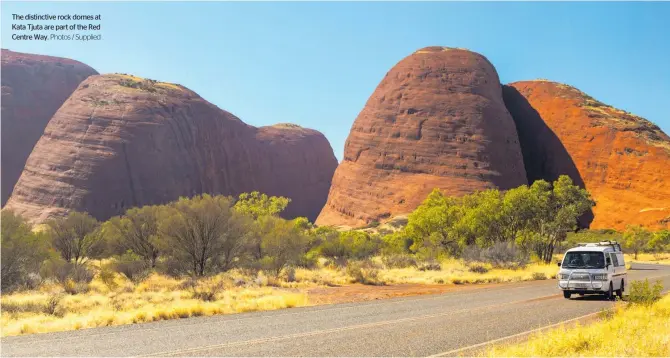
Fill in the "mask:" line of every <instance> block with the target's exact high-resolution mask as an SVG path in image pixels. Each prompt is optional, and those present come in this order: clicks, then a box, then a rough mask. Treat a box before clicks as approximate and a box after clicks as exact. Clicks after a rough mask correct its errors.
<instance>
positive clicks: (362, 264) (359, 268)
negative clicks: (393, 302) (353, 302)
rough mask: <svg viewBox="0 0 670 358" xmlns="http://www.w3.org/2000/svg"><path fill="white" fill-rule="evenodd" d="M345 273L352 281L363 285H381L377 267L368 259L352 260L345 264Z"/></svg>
mask: <svg viewBox="0 0 670 358" xmlns="http://www.w3.org/2000/svg"><path fill="white" fill-rule="evenodd" d="M347 275H349V276H350V277H351V278H352V280H353V281H354V282H357V283H361V284H364V285H383V283H382V282H381V281H379V269H378V268H377V267H375V266H374V265H373V264H371V263H370V262H369V261H352V262H349V263H348V264H347Z"/></svg>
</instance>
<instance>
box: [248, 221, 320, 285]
mask: <svg viewBox="0 0 670 358" xmlns="http://www.w3.org/2000/svg"><path fill="white" fill-rule="evenodd" d="M258 223H259V225H260V231H259V232H260V235H261V246H260V248H261V259H260V264H261V268H262V269H263V270H265V271H267V272H270V273H272V274H274V276H275V277H278V276H279V274H280V273H281V271H282V270H283V269H284V268H286V267H288V266H290V265H296V264H298V263H299V262H300V259H301V258H302V257H303V255H304V254H305V253H306V252H307V248H308V244H309V237H308V236H307V235H305V234H304V233H303V232H302V230H300V229H299V228H298V227H296V225H295V224H294V223H292V222H290V221H287V220H283V219H280V218H277V217H273V216H265V217H262V218H260V219H259V222H258Z"/></svg>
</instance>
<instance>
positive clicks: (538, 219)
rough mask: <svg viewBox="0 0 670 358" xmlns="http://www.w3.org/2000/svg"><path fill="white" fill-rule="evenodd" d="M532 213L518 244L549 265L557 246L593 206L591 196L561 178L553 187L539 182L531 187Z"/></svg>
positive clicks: (564, 176) (565, 177) (568, 178)
mask: <svg viewBox="0 0 670 358" xmlns="http://www.w3.org/2000/svg"><path fill="white" fill-rule="evenodd" d="M530 191H531V193H533V196H534V197H531V199H530V200H532V202H533V204H534V205H533V207H534V208H535V209H534V210H535V212H534V213H533V215H531V216H529V220H528V226H527V227H526V229H525V230H524V233H523V235H522V237H521V243H522V244H523V245H524V246H526V247H528V248H532V249H533V250H534V251H535V253H536V254H537V255H538V256H539V257H540V258H541V259H542V260H543V261H544V262H547V263H549V262H551V258H552V256H553V254H554V249H555V247H556V245H557V244H558V243H559V242H561V241H563V240H565V238H566V237H567V233H568V232H569V231H574V230H575V228H576V227H577V219H578V218H579V217H580V216H582V215H583V214H584V213H586V212H587V211H588V210H589V209H590V208H591V207H592V206H593V205H594V202H593V200H592V199H591V195H590V194H589V192H587V191H586V190H585V189H582V188H580V187H578V186H576V185H574V184H573V182H572V179H570V177H568V176H567V175H561V176H560V177H559V178H558V179H557V180H556V181H554V183H553V185H551V184H549V183H547V182H546V181H544V180H538V181H536V182H534V183H533V185H531V187H530Z"/></svg>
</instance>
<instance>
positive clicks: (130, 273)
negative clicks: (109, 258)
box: [109, 250, 151, 282]
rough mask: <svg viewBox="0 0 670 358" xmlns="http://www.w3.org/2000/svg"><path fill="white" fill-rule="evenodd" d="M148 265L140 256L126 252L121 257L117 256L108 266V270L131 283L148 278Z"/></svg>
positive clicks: (149, 267)
mask: <svg viewBox="0 0 670 358" xmlns="http://www.w3.org/2000/svg"><path fill="white" fill-rule="evenodd" d="M149 265H150V264H149V263H147V262H146V261H145V260H143V258H142V257H141V256H139V255H137V254H135V253H134V252H132V251H130V250H128V251H127V252H126V253H124V254H123V255H120V256H117V257H116V258H115V259H114V261H113V262H111V263H110V264H109V268H110V269H112V270H114V271H115V272H118V273H120V274H122V275H124V276H125V277H126V278H127V279H129V280H131V281H133V282H140V281H142V280H144V279H145V278H146V277H147V276H149V273H150V269H151V266H149Z"/></svg>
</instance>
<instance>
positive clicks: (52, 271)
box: [40, 257, 95, 284]
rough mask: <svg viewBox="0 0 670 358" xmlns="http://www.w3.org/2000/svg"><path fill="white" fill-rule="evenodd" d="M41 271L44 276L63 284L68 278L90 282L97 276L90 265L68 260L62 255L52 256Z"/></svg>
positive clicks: (74, 280) (85, 282) (80, 281)
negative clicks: (61, 256)
mask: <svg viewBox="0 0 670 358" xmlns="http://www.w3.org/2000/svg"><path fill="white" fill-rule="evenodd" d="M40 273H41V275H42V277H45V278H53V279H55V280H56V281H58V282H60V283H61V284H64V283H65V282H67V281H68V280H70V281H73V282H75V283H77V282H79V283H84V284H88V283H90V282H91V281H93V278H94V277H95V272H93V270H91V269H90V268H89V267H88V265H86V264H81V263H80V264H75V263H74V262H67V261H65V260H63V259H62V258H60V257H52V258H50V259H48V260H46V261H45V262H44V263H43V265H42V268H41V269H40Z"/></svg>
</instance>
